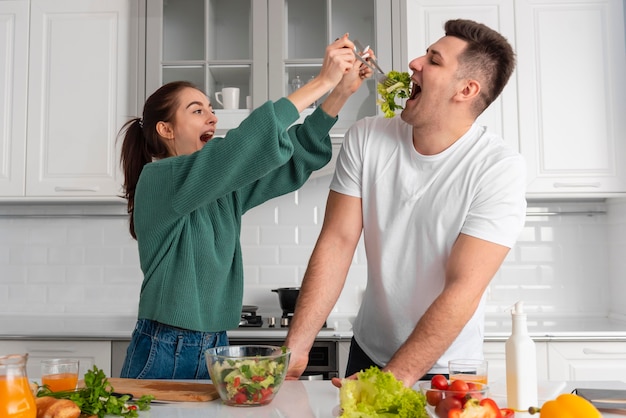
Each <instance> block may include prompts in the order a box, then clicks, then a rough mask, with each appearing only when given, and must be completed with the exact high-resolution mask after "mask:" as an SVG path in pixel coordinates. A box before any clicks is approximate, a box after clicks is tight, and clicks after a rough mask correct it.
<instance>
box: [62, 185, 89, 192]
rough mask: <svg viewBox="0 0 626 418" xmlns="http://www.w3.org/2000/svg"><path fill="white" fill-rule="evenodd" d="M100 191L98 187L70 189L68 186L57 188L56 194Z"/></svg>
mask: <svg viewBox="0 0 626 418" xmlns="http://www.w3.org/2000/svg"><path fill="white" fill-rule="evenodd" d="M99 190H100V187H98V186H90V187H68V186H55V187H54V191H55V192H97V191H99Z"/></svg>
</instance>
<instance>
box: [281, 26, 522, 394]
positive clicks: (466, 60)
mask: <svg viewBox="0 0 626 418" xmlns="http://www.w3.org/2000/svg"><path fill="white" fill-rule="evenodd" d="M445 33H446V34H445V36H444V37H443V38H441V39H439V40H438V41H437V42H435V43H434V44H433V45H431V46H430V48H428V50H427V53H426V55H424V56H421V57H418V58H415V59H414V60H413V61H411V62H410V63H409V68H410V69H411V71H412V77H411V79H412V84H413V86H412V93H411V97H410V98H409V99H408V100H407V101H406V105H405V108H404V110H403V111H402V114H401V120H400V119H399V118H392V119H385V118H381V117H375V118H365V119H363V120H361V121H359V122H357V123H356V124H355V125H354V126H353V127H352V128H351V129H350V130H349V131H348V133H347V134H346V138H345V141H344V144H343V147H342V150H341V153H340V155H339V159H338V161H337V167H336V171H335V175H334V177H333V180H332V183H331V186H330V188H331V191H330V192H329V196H328V201H327V206H326V215H325V219H324V225H323V227H322V230H321V233H320V236H319V238H318V241H317V244H316V246H315V249H314V251H313V254H312V255H311V260H310V262H309V265H308V268H307V271H306V273H305V276H304V279H303V282H302V286H301V289H300V296H299V299H298V303H297V307H296V312H295V315H294V318H293V322H292V324H291V326H290V329H289V334H288V336H287V341H286V344H287V346H288V347H290V349H291V350H292V356H291V362H290V365H289V371H288V377H289V378H295V377H297V376H299V375H300V374H301V373H302V371H303V370H304V368H305V367H306V364H307V362H308V351H309V349H310V347H311V344H312V343H313V340H314V338H315V336H316V334H317V332H318V330H319V329H320V327H321V326H322V324H323V322H324V321H325V320H326V318H327V316H328V314H329V313H330V311H331V310H332V308H333V306H334V304H335V303H336V301H337V298H338V297H339V294H340V293H341V290H342V288H343V285H344V283H345V279H346V274H347V272H348V269H349V267H350V263H351V261H352V257H353V255H354V251H355V248H356V245H357V243H358V240H359V238H360V235H361V232H362V233H363V236H364V243H365V250H366V255H367V263H368V280H367V287H366V289H365V293H364V296H363V302H362V304H361V307H360V309H359V312H358V315H357V317H356V320H355V322H354V326H353V331H354V338H353V340H352V344H351V348H350V355H349V359H348V366H347V370H346V375H347V376H350V375H352V374H354V373H356V372H358V371H359V370H362V369H364V368H367V367H369V366H370V365H377V366H379V367H381V368H383V370H388V371H391V372H392V373H393V374H394V375H395V377H396V378H398V379H399V380H402V381H403V382H404V384H405V385H406V386H413V385H414V384H415V382H416V381H418V380H420V379H422V378H429V374H435V373H447V362H448V360H450V359H453V358H482V343H483V328H484V304H485V300H484V292H485V289H486V288H487V286H488V284H489V282H490V280H491V279H492V277H493V276H494V274H495V273H496V271H497V270H498V268H499V267H500V265H501V264H502V262H503V260H504V258H505V257H506V255H507V253H508V251H509V249H510V248H511V247H512V246H513V244H514V243H515V241H516V239H517V237H518V235H519V233H520V231H521V229H522V227H523V223H524V216H525V211H526V201H525V197H524V195H525V174H526V173H525V163H524V160H523V159H522V157H521V155H519V153H517V151H515V150H512V149H510V148H509V147H507V145H506V144H505V142H504V141H503V140H502V139H501V138H500V137H498V136H496V135H494V134H492V133H489V132H486V130H485V128H484V127H481V126H479V125H477V124H476V123H475V121H476V118H477V117H478V116H479V115H480V114H481V113H482V112H483V111H484V109H485V108H486V107H487V106H488V105H489V104H490V103H491V102H493V100H494V99H495V98H497V97H498V95H499V94H500V93H501V92H502V89H503V88H504V86H505V85H506V83H507V81H508V79H509V77H510V75H511V73H512V72H513V69H514V66H515V56H514V53H513V50H512V48H511V46H510V45H509V44H508V42H507V41H506V39H504V38H503V37H502V36H501V35H500V34H498V33H497V32H495V31H493V30H492V29H490V28H488V27H486V26H484V25H482V24H479V23H476V22H473V21H468V20H452V21H448V22H447V23H446V25H445ZM335 383H336V384H337V385H339V382H337V381H336V382H335Z"/></svg>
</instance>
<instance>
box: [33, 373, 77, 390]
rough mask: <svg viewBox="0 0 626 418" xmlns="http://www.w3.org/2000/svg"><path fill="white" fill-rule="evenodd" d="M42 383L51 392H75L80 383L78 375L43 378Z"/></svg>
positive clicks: (47, 376)
mask: <svg viewBox="0 0 626 418" xmlns="http://www.w3.org/2000/svg"><path fill="white" fill-rule="evenodd" d="M41 383H42V384H43V385H47V386H48V387H49V388H50V390H51V391H53V392H59V391H62V390H74V389H76V384H77V383H78V374H76V373H58V374H47V375H44V376H41Z"/></svg>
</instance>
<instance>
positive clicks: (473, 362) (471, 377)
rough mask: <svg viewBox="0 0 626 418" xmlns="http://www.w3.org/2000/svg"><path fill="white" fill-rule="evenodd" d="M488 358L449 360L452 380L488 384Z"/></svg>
mask: <svg viewBox="0 0 626 418" xmlns="http://www.w3.org/2000/svg"><path fill="white" fill-rule="evenodd" d="M487 367H488V364H487V360H478V359H459V360H450V361H449V362H448V372H449V374H450V380H451V381H452V380H465V381H467V382H476V383H482V384H485V385H486V384H487Z"/></svg>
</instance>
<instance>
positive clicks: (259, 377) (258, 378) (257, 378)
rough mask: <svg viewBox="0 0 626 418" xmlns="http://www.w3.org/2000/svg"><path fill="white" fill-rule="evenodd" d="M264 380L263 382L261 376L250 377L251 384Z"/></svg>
mask: <svg viewBox="0 0 626 418" xmlns="http://www.w3.org/2000/svg"><path fill="white" fill-rule="evenodd" d="M264 380H265V378H264V377H263V376H252V381H253V382H262V381H264Z"/></svg>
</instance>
